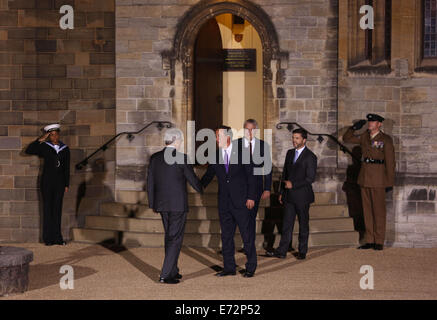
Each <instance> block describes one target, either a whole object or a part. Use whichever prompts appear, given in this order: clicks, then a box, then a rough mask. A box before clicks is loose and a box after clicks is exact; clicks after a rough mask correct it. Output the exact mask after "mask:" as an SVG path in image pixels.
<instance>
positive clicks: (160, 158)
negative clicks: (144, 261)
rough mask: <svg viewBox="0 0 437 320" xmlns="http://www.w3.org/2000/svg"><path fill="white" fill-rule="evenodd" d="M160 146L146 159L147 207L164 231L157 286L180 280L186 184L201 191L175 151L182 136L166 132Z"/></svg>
mask: <svg viewBox="0 0 437 320" xmlns="http://www.w3.org/2000/svg"><path fill="white" fill-rule="evenodd" d="M164 142H165V145H166V147H165V148H164V149H163V150H161V151H159V152H157V153H155V154H153V155H152V157H151V158H150V164H149V169H148V176H147V194H148V199H149V207H150V208H152V209H153V211H154V212H159V213H160V214H161V218H162V223H163V225H164V231H165V258H164V264H163V267H162V271H161V276H160V279H159V282H161V283H168V284H176V283H179V280H180V279H181V278H182V275H181V274H180V273H179V269H178V266H177V265H178V258H179V253H180V251H181V247H182V241H183V238H184V229H185V221H186V219H187V212H188V197H187V183H186V182H187V181H188V182H189V183H190V185H191V186H192V187H193V188H194V189H195V190H196V191H198V192H200V193H202V192H203V189H202V185H201V183H200V181H199V179H198V178H197V176H196V174H195V173H194V170H193V167H192V166H191V165H190V164H188V157H187V155H186V154H184V153H181V152H179V151H178V149H179V148H180V146H181V144H182V143H183V140H182V132H181V131H180V130H178V129H169V130H167V132H166V133H165V136H164Z"/></svg>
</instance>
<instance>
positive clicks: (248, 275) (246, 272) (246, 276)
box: [243, 270, 255, 278]
mask: <svg viewBox="0 0 437 320" xmlns="http://www.w3.org/2000/svg"><path fill="white" fill-rule="evenodd" d="M254 275H255V271H254V272H251V271H247V270H246V271H245V272H244V274H243V277H245V278H252V277H253V276H254Z"/></svg>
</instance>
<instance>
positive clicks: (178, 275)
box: [174, 273, 182, 280]
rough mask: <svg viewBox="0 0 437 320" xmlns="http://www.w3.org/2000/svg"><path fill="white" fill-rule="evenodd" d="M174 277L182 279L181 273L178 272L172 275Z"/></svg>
mask: <svg viewBox="0 0 437 320" xmlns="http://www.w3.org/2000/svg"><path fill="white" fill-rule="evenodd" d="M174 278H175V279H177V280H180V279H182V275H181V274H180V273H178V274H176V275H175V276H174Z"/></svg>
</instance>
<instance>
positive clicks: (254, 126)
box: [237, 119, 272, 241]
mask: <svg viewBox="0 0 437 320" xmlns="http://www.w3.org/2000/svg"><path fill="white" fill-rule="evenodd" d="M254 130H259V127H258V123H257V122H256V120H254V119H247V120H246V121H245V122H244V138H240V139H238V140H237V141H238V150H241V151H242V154H243V161H246V162H247V160H248V159H250V163H251V164H252V165H253V166H254V168H257V169H254V170H253V176H254V179H255V189H256V199H255V206H254V207H253V208H252V209H251V210H250V214H249V218H250V220H249V221H250V223H249V234H250V237H251V241H255V236H256V215H257V213H258V207H259V202H260V200H265V199H269V198H270V191H271V187H272V157H271V154H270V146H269V144H268V143H266V142H265V141H263V140H261V139H257V138H256V137H255V132H254Z"/></svg>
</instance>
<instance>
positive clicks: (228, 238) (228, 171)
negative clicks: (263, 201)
mask: <svg viewBox="0 0 437 320" xmlns="http://www.w3.org/2000/svg"><path fill="white" fill-rule="evenodd" d="M216 141H217V145H218V152H217V154H216V158H215V160H216V161H215V163H210V164H209V166H208V169H207V171H206V173H205V174H204V176H203V177H202V179H201V182H202V185H203V187H204V188H205V187H206V186H207V185H208V184H209V183H210V182H211V180H212V179H213V178H214V176H216V177H217V180H218V187H219V190H218V209H219V219H220V228H221V238H222V252H223V265H224V268H223V271H222V272H218V273H217V274H216V276H218V277H224V276H230V275H235V274H236V270H235V269H236V264H235V243H234V236H235V230H236V227H237V226H238V229H239V230H240V234H241V237H242V239H243V244H244V251H245V253H246V256H247V263H246V270H245V272H244V277H247V278H250V277H253V276H254V274H255V269H256V266H257V257H256V249H255V241H254V239H253V238H252V237H251V236H250V234H249V225H250V218H249V215H250V210H252V209H253V208H254V206H255V199H256V198H257V194H256V184H255V179H254V177H253V172H252V170H253V166H252V165H251V164H250V163H248V164H244V163H243V161H242V155H241V152H238V145H237V143H236V142H235V141H234V142H232V131H231V128H230V127H227V126H220V127H219V128H218V129H217V130H216Z"/></svg>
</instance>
